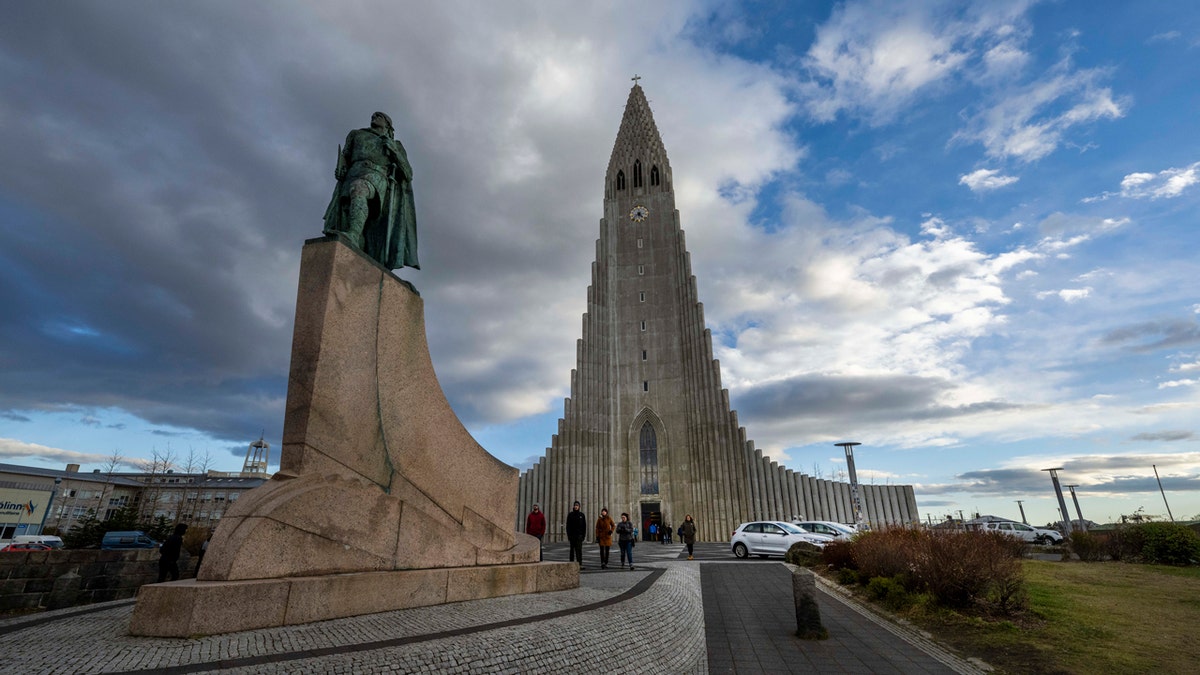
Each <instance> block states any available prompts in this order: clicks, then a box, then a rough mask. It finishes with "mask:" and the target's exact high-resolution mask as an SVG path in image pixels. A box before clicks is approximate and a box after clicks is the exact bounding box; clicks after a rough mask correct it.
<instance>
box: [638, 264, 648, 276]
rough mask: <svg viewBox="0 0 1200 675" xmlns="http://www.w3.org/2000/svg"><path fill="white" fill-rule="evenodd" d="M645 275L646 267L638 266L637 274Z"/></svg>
mask: <svg viewBox="0 0 1200 675" xmlns="http://www.w3.org/2000/svg"><path fill="white" fill-rule="evenodd" d="M645 273H646V266H645V265H638V274H639V275H641V274H645Z"/></svg>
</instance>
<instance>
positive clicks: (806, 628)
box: [792, 567, 829, 640]
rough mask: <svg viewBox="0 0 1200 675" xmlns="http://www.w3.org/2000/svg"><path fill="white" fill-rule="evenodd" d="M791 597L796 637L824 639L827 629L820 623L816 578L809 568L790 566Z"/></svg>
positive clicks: (827, 633)
mask: <svg viewBox="0 0 1200 675" xmlns="http://www.w3.org/2000/svg"><path fill="white" fill-rule="evenodd" d="M792 598H793V599H794V600H795V602H796V637H799V638H800V639H801V640H825V639H828V638H829V631H828V630H826V629H825V627H824V626H822V625H821V610H820V608H818V607H817V580H816V579H814V578H813V573H812V571H811V570H808V569H805V568H803V567H793V568H792Z"/></svg>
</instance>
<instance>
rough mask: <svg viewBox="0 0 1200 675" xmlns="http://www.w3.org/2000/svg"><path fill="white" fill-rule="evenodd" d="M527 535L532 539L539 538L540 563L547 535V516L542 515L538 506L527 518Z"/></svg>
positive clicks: (534, 507)
mask: <svg viewBox="0 0 1200 675" xmlns="http://www.w3.org/2000/svg"><path fill="white" fill-rule="evenodd" d="M525 534H527V535H529V536H531V537H537V540H538V561H539V562H540V561H541V560H542V537H544V536H545V535H546V514H544V513H542V511H541V509H539V508H538V505H537V504H534V505H533V510H532V511H530V512H529V515H528V516H525Z"/></svg>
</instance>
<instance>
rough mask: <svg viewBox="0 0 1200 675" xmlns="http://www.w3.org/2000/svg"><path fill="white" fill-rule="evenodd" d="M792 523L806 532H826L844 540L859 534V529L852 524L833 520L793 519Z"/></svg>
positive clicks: (825, 533)
mask: <svg viewBox="0 0 1200 675" xmlns="http://www.w3.org/2000/svg"><path fill="white" fill-rule="evenodd" d="M792 524H793V525H795V526H797V527H799V528H801V529H803V530H804V531H805V532H812V533H813V534H824V535H828V536H830V537H833V538H834V539H840V540H842V541H848V540H849V539H850V538H851V537H853V536H854V535H856V534H858V530H855V529H854V528H853V527H851V526H850V525H844V524H842V523H835V522H833V521H832V520H793V521H792Z"/></svg>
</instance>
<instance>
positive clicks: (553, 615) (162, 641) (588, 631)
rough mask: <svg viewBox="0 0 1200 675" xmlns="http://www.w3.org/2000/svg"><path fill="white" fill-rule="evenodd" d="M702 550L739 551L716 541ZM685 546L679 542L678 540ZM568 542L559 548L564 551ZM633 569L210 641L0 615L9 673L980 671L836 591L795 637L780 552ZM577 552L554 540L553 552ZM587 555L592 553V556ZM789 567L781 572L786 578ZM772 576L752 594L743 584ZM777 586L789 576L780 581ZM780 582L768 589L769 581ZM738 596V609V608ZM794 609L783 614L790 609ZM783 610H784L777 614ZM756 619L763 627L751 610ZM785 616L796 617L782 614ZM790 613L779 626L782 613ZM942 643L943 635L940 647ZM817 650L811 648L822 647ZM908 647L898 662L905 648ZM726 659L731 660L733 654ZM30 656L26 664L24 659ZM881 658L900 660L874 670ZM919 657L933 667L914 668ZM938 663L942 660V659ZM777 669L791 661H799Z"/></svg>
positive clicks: (656, 560)
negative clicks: (573, 584)
mask: <svg viewBox="0 0 1200 675" xmlns="http://www.w3.org/2000/svg"><path fill="white" fill-rule="evenodd" d="M710 547H714V548H712V550H711V551H709V550H708V549H705V553H704V554H703V555H701V550H700V549H699V548H698V549H697V554H698V555H697V558H698V559H699V558H710V559H713V560H724V559H728V556H727V555H723V554H722V550H721V549H720V548H719V547H717V545H710ZM672 548H673V549H674V550H671V549H672ZM559 549H561V550H559ZM637 551H638V552H639V553H644V555H642V556H638V557H637V561H638V565H637V569H636V571H629V570H622V569H619V568H611V567H610V568H609V569H607V570H599V569H598V566H589V567H588V569H586V570H585V571H584V572H583V573H582V575H581V583H580V588H578V589H573V590H570V591H560V592H555V593H542V594H534V595H526V596H516V597H508V598H493V599H489V600H477V601H471V602H462V603H455V604H451V605H442V606H438V607H422V608H415V609H407V610H401V611H395V612H384V613H381V614H372V615H367V616H360V617H352V618H347V619H337V620H334V621H323V622H319V623H313V624H307V625H303V626H286V627H281V628H271V629H262V630H255V631H246V632H242V633H232V634H228V635H215V636H208V637H200V638H190V639H177V638H145V637H134V636H131V635H129V634H128V626H129V617H130V615H131V613H132V611H133V603H132V602H131V601H118V602H111V603H104V604H100V605H91V606H87V607H79V608H72V609H67V610H58V611H54V612H45V613H41V614H37V615H31V616H24V617H13V618H8V619H4V620H0V664H3V665H2V666H0V670H6V671H8V670H12V671H13V672H16V671H17V670H19V672H22V673H30V674H32V673H126V672H147V671H153V672H159V673H206V672H220V673H397V672H400V673H561V672H577V673H592V672H603V673H609V672H611V673H633V672H636V673H708V672H710V671H711V672H722V673H724V672H738V673H751V672H770V671H769V670H766V668H768V667H770V666H772V664H774V663H776V661H775V660H770V659H766V658H765V657H764V658H763V659H762V660H759V659H758V657H757V656H756V657H755V661H753V662H752V661H748V660H739V658H736V657H740V656H742V655H743V650H741V649H736V650H735V649H734V645H735V644H742V643H745V642H746V641H747V640H749V641H753V642H754V643H755V644H756V645H768V644H769V645H770V646H771V649H773V650H774V653H775V654H776V657H772V659H775V658H778V659H781V660H782V661H783V662H784V663H788V664H790V663H799V662H800V661H798V660H797V659H807V661H806V663H808V664H809V665H808V666H806V669H807V670H809V672H931V673H932V672H937V673H943V672H972V671H971V670H970V669H966V670H964V669H955V668H952V667H949V666H945V665H944V663H943V662H942V661H939V660H938V659H937V658H935V657H931V656H925V657H922V656H921V654H922V653H923V652H922V648H921V647H920V646H919V645H917V646H914V644H913V643H912V642H906V641H905V640H904V639H902V638H900V637H896V636H895V635H892V638H894V640H893V641H889V638H888V637H887V635H884V634H885V633H888V631H887V630H886V629H884V628H880V627H879V626H877V625H876V623H875V622H874V621H873V620H872V619H871V618H870V617H868V616H867V615H864V614H860V613H858V612H856V611H854V610H853V609H850V608H848V607H849V606H847V605H843V603H842V602H841V601H839V600H837V599H835V597H834V596H828V597H826V596H823V597H822V600H821V611H822V616H823V618H825V617H826V612H828V617H829V618H828V619H827V623H826V625H827V626H828V627H829V628H830V633H831V634H836V640H835V639H832V638H831V640H830V641H827V643H824V644H821V645H818V646H815V647H814V646H813V645H811V644H803V645H800V644H796V643H798V642H800V641H798V640H795V639H794V638H793V639H792V640H790V641H789V640H788V639H786V637H784V634H785V633H789V634H790V631H791V630H793V629H794V628H795V617H794V613H791V611H790V609H788V608H787V607H782V606H776V605H778V602H777V601H778V600H779V599H780V598H786V599H787V601H788V602H790V598H791V585H790V579H788V578H787V574H789V572H788V570H787V568H786V567H785V566H784V565H783V564H782V563H778V562H768V561H756V562H719V563H718V562H705V563H701V562H699V561H696V562H688V561H686V560H681V559H680V558H681V557H685V556H684V555H683V554H682V547H680V546H678V545H676V546H674V547H669V546H663V547H661V548H660V547H659V546H658V545H649V546H641V545H639V546H638V547H637ZM560 554H561V557H562V558H563V559H565V558H566V554H567V549H566V546H562V545H553V544H552V545H549V546H547V549H546V559H548V560H554V559H558V558H559V555H560ZM587 560H588V558H587V557H586V554H585V562H586V561H587ZM780 575H782V576H780ZM746 578H753V579H755V580H757V583H758V584H760V585H762V586H764V589H763V591H762V593H760V594H758V595H755V596H754V599H753V600H751V601H750V602H749V603H748V604H747V603H734V602H733V600H734V590H735V589H736V587H737V586H740V585H742V584H744V583H745V581H744V580H745V579H746ZM779 584H783V585H782V586H781V585H779ZM768 585H769V586H772V587H774V589H773V590H769V589H767V588H766V586H768ZM739 605H741V606H739ZM785 610H786V611H785ZM780 612H784V613H786V614H787V616H786V617H783V618H780V617H779V616H777V615H778V614H779V613H780ZM752 619H753V620H757V621H759V623H758V624H755V623H754V622H753V620H752ZM783 619H786V621H785V620H783ZM781 622H782V623H781ZM931 647H932V648H935V649H936V646H931ZM814 649H815V650H816V651H813V650H814ZM897 650H900V651H903V653H905V654H907V656H905V657H904V660H898V659H899V657H897V656H895V654H897V653H900V652H898V651H897ZM726 656H728V657H729V658H726ZM18 664H19V666H18ZM872 664H876V665H879V664H892V665H895V666H896V668H898V669H893V670H890V671H889V670H866V669H865V668H867V667H869V666H870V665H872ZM909 664H919V665H920V667H921V668H925V669H924V670H917V669H904V668H905V667H906V666H907V665H909ZM939 664H942V665H941V669H939ZM778 672H794V669H791V666H788V668H787V669H781V670H778Z"/></svg>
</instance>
